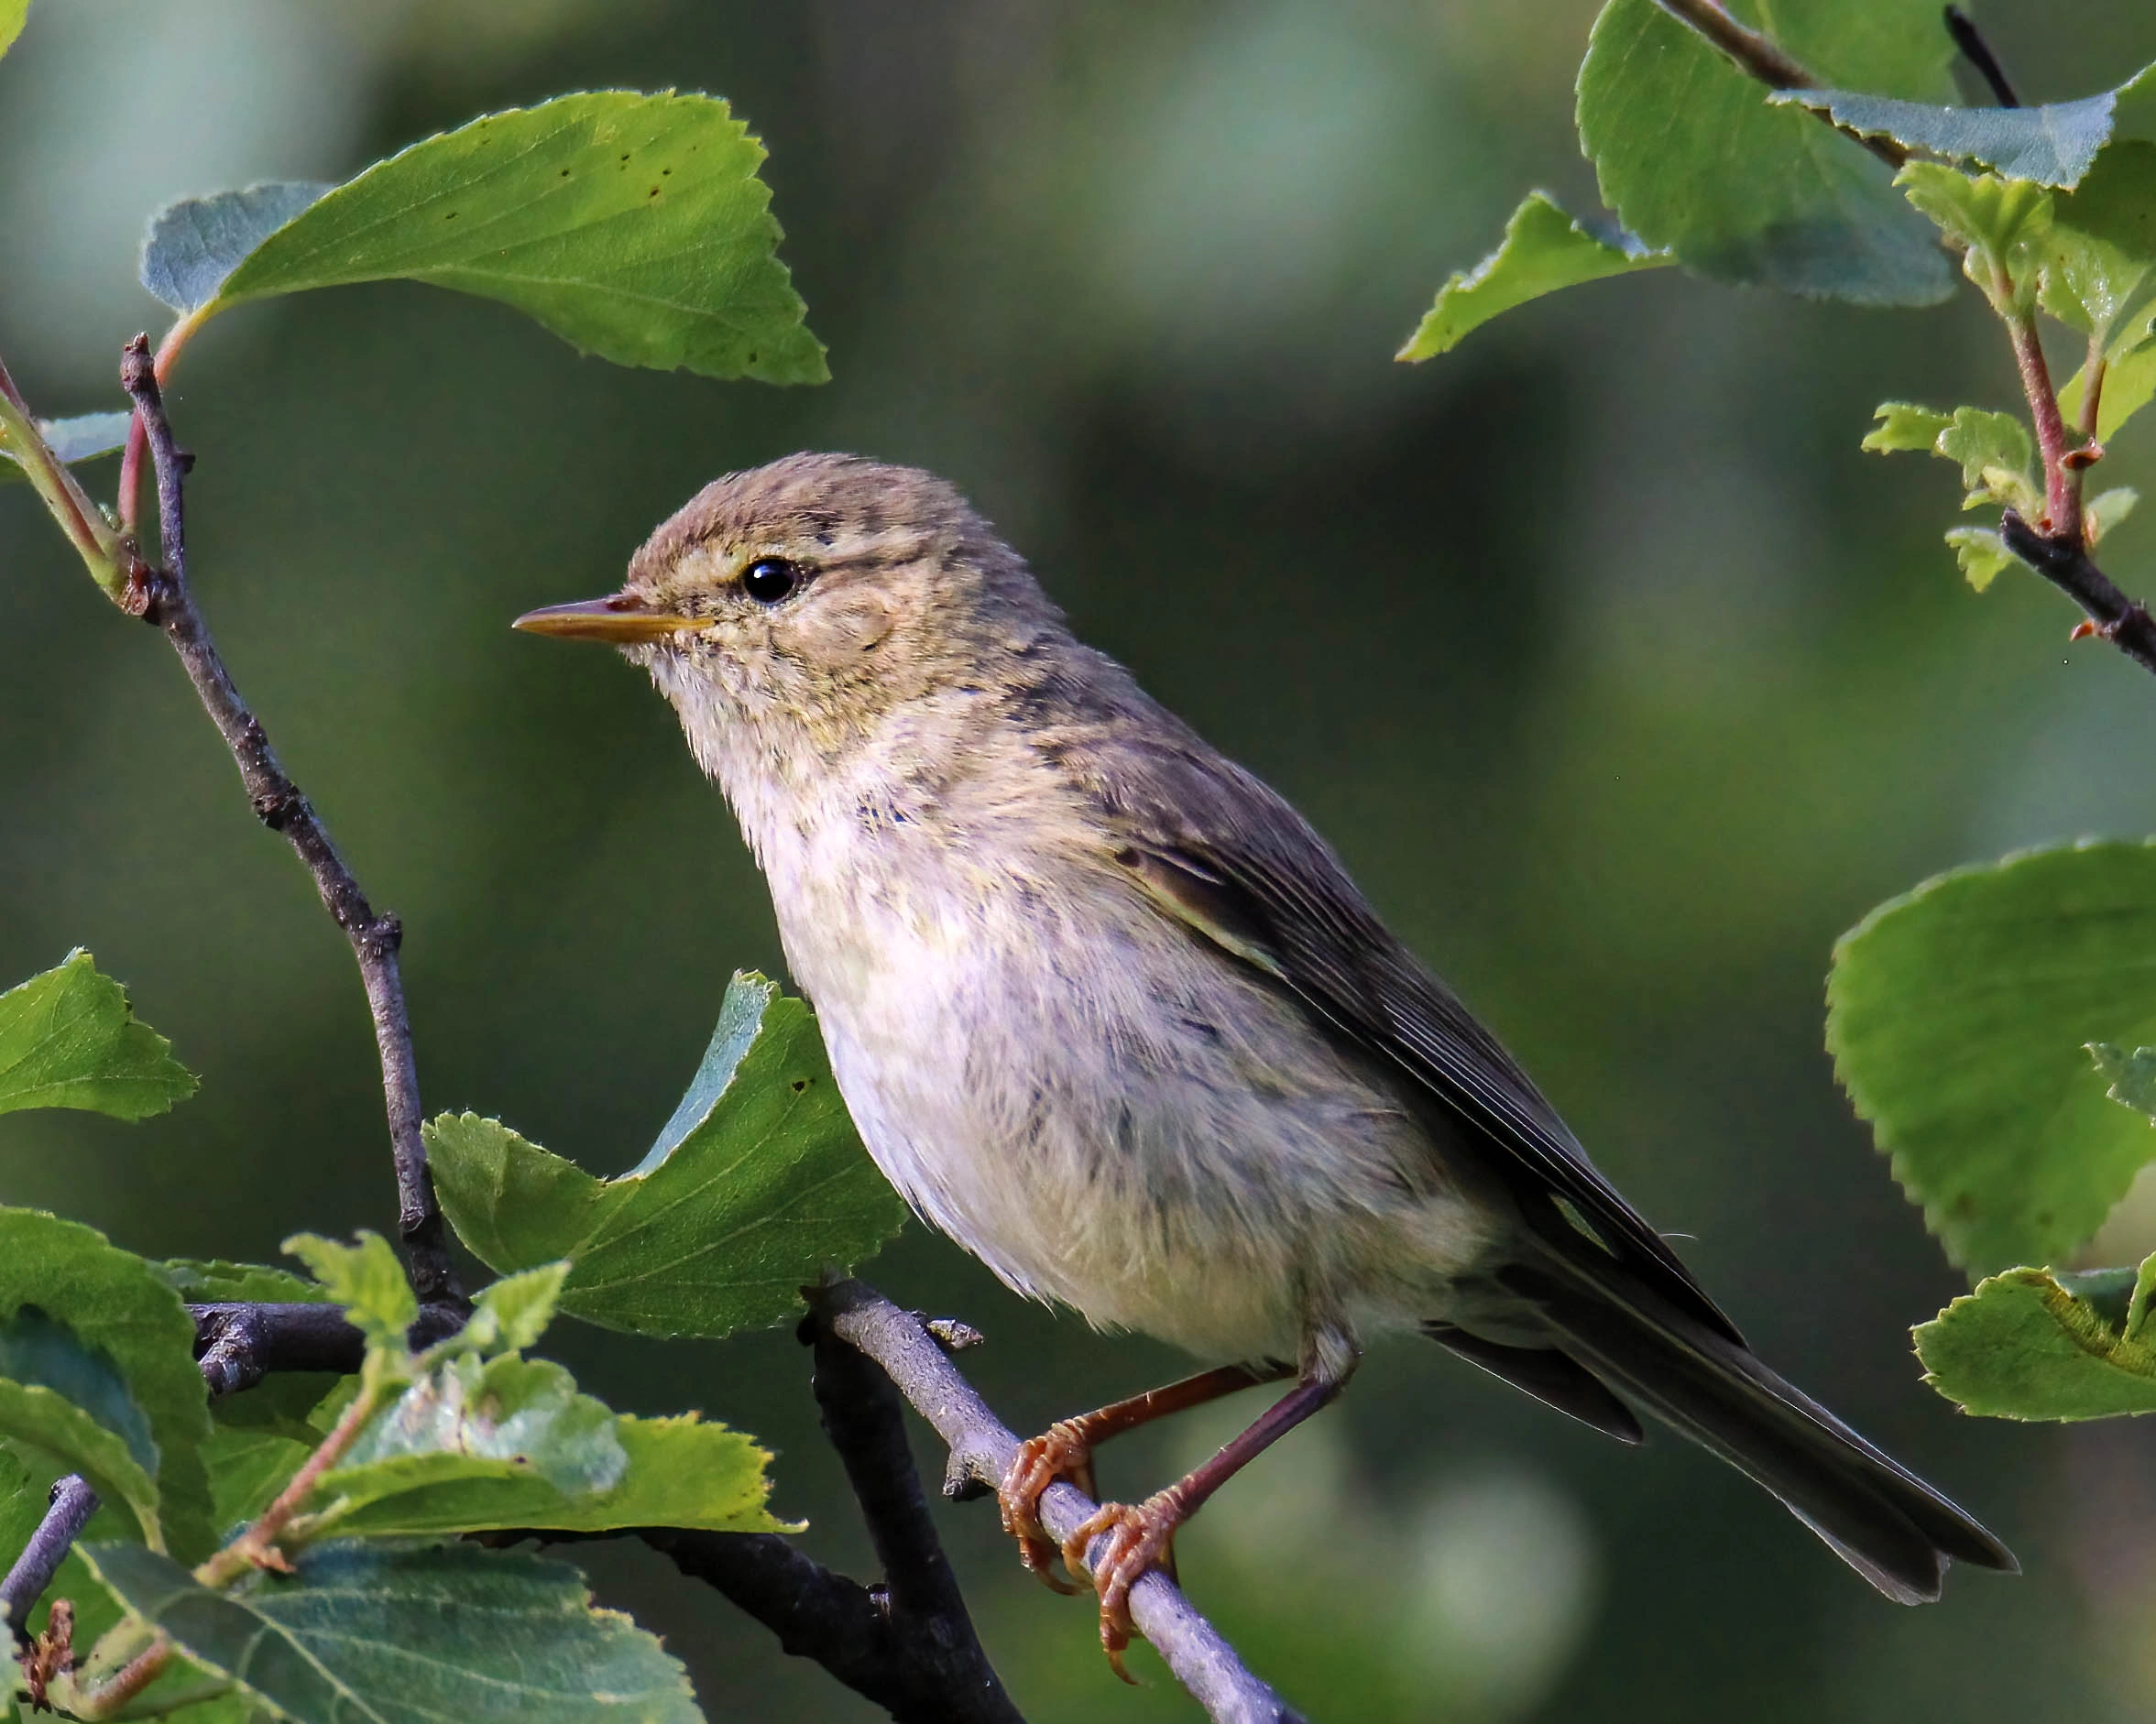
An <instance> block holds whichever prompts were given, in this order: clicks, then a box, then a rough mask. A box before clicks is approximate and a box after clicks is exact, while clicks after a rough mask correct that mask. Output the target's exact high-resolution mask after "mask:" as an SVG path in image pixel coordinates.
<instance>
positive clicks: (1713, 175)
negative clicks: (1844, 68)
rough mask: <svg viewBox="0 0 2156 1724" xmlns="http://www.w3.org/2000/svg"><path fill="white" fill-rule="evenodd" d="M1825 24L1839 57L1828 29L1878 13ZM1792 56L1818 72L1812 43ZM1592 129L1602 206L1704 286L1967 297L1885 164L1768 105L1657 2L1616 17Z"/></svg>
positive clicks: (1918, 301) (1594, 59)
mask: <svg viewBox="0 0 2156 1724" xmlns="http://www.w3.org/2000/svg"><path fill="white" fill-rule="evenodd" d="M1888 9H1894V8H1888ZM1812 10H1813V11H1814V12H1815V13H1817V14H1819V15H1820V16H1819V17H1818V18H1816V19H1815V20H1814V22H1815V23H1816V24H1818V25H1820V26H1821V27H1822V28H1821V35H1822V38H1826V39H1827V41H1828V42H1830V43H1831V38H1832V36H1833V31H1832V29H1831V28H1830V27H1828V26H1829V25H1831V24H1833V23H1838V22H1840V21H1842V20H1843V19H1844V18H1847V17H1853V16H1860V15H1861V13H1862V12H1863V11H1864V10H1865V8H1863V7H1857V6H1852V5H1842V6H1835V7H1826V6H1815V7H1813V8H1812ZM1932 29H1933V30H1934V31H1936V30H1937V14H1936V12H1933V13H1932ZM1941 34H1943V32H1942V33H1941ZM1785 46H1787V47H1789V49H1791V50H1792V51H1793V52H1798V53H1803V54H1807V55H1810V56H1812V57H1813V58H1814V59H1815V60H1816V59H1818V58H1819V55H1818V48H1817V46H1815V45H1814V44H1813V43H1811V42H1810V41H1804V40H1801V38H1789V37H1785ZM1822 63H1823V62H1822ZM1578 118H1579V125H1580V138H1581V144H1582V146H1583V147H1585V149H1586V151H1587V155H1588V158H1590V159H1591V160H1592V162H1593V163H1594V169H1595V177H1596V180H1597V183H1598V184H1599V185H1600V187H1601V190H1602V198H1603V202H1604V203H1605V204H1607V205H1608V206H1609V207H1610V208H1611V209H1612V210H1614V211H1615V212H1616V213H1617V216H1618V219H1619V220H1620V221H1622V222H1623V224H1625V227H1626V228H1627V229H1628V230H1630V231H1631V232H1632V233H1634V234H1636V235H1638V236H1639V238H1640V240H1641V242H1642V243H1644V244H1645V245H1647V246H1650V247H1654V248H1657V249H1660V250H1667V251H1670V252H1673V253H1675V254H1676V256H1677V258H1678V260H1679V261H1680V262H1681V263H1683V264H1685V265H1686V266H1687V267H1690V268H1692V269H1695V270H1697V271H1698V272H1699V273H1700V274H1702V275H1704V276H1707V277H1709V278H1713V279H1714V280H1717V281H1731V282H1744V283H1750V284H1756V285H1761V286H1767V287H1774V288H1779V289H1783V290H1784V291H1786V292H1790V293H1799V294H1804V295H1807V296H1809V297H1813V298H1833V299H1842V300H1854V301H1855V302H1857V303H1859V304H1865V305H1932V304H1935V303H1937V302H1938V301H1939V300H1943V299H1944V298H1946V297H1947V295H1948V294H1949V293H1951V292H1952V291H1953V287H1954V275H1953V266H1952V265H1951V263H1950V262H1949V261H1948V259H1947V258H1946V257H1945V256H1944V255H1943V253H1942V252H1941V251H1940V249H1939V246H1938V245H1937V243H1936V241H1935V240H1934V238H1933V236H1932V233H1931V231H1930V230H1929V228H1928V227H1927V226H1926V224H1924V223H1923V222H1922V221H1921V220H1920V219H1918V218H1917V217H1916V216H1915V215H1914V214H1913V213H1911V212H1910V210H1909V209H1908V208H1907V206H1906V205H1904V204H1903V203H1902V202H1901V201H1900V200H1899V198H1897V197H1896V196H1895V194H1894V191H1893V188H1892V185H1891V183H1890V176H1889V175H1888V170H1887V169H1886V167H1885V166H1884V164H1882V163H1881V162H1879V161H1878V160H1877V159H1876V158H1873V157H1872V156H1871V155H1870V154H1869V153H1868V152H1866V150H1865V149H1864V147H1862V146H1861V145H1859V144H1857V143H1855V142H1854V141H1853V140H1851V139H1849V138H1847V137H1844V136H1841V135H1839V134H1838V133H1836V132H1834V131H1833V130H1831V129H1830V128H1829V127H1827V126H1824V125H1820V123H1819V122H1818V121H1817V120H1815V119H1813V118H1812V117H1811V115H1808V114H1805V113H1803V112H1802V111H1800V110H1799V109H1794V108H1787V107H1772V106H1769V105H1768V104H1767V101H1766V92H1764V91H1763V90H1762V89H1761V88H1760V87H1759V86H1758V85H1757V83H1755V82H1753V81H1752V80H1750V79H1749V78H1747V77H1746V75H1745V74H1744V73H1743V72H1741V71H1738V70H1737V69H1736V68H1735V66H1734V65H1732V64H1731V63H1730V62H1729V61H1728V60H1726V59H1724V57H1723V55H1722V54H1721V53H1719V52H1718V51H1717V50H1716V49H1713V48H1710V47H1709V46H1708V45H1707V44H1706V43H1705V42H1704V41H1702V39H1700V38H1698V37H1697V36H1695V35H1693V34H1692V32H1691V31H1690V30H1689V29H1687V28H1686V27H1684V26H1683V25H1681V24H1680V23H1678V22H1677V21H1676V20H1675V19H1674V18H1672V17H1670V16H1668V15H1667V14H1665V13H1664V12H1663V11H1661V10H1660V8H1659V7H1658V6H1657V5H1655V4H1654V0H1610V4H1609V5H1606V6H1604V7H1603V12H1602V16H1600V17H1599V18H1597V19H1596V20H1595V24H1594V30H1593V34H1592V37H1591V38H1590V39H1589V42H1588V48H1587V58H1586V60H1585V61H1584V62H1583V63H1582V64H1581V68H1580V82H1579V110H1578Z"/></svg>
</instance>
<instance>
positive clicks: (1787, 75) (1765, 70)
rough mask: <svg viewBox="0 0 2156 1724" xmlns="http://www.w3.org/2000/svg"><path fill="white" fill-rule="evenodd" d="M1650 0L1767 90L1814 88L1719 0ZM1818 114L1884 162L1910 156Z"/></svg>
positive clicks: (1815, 82) (1893, 164)
mask: <svg viewBox="0 0 2156 1724" xmlns="http://www.w3.org/2000/svg"><path fill="white" fill-rule="evenodd" d="M1655 4H1656V5H1658V6H1660V7H1661V8H1662V10H1663V11H1665V12H1667V13H1668V14H1669V16H1671V17H1673V18H1675V19H1676V20H1677V21H1678V22H1679V23H1680V24H1681V25H1683V26H1685V27H1686V28H1688V29H1691V30H1692V31H1694V32H1696V33H1697V34H1699V35H1700V36H1702V37H1704V38H1706V39H1707V40H1708V41H1709V42H1712V43H1713V45H1714V46H1715V47H1716V48H1719V49H1721V50H1722V51H1723V52H1724V54H1726V55H1728V56H1729V58H1730V59H1731V60H1735V62H1736V67H1737V70H1738V71H1742V72H1744V73H1746V75H1747V76H1749V77H1752V78H1756V79H1757V80H1758V81H1759V82H1761V83H1763V84H1765V85H1766V86H1767V88H1768V89H1769V90H1817V89H1820V88H1822V85H1821V83H1820V81H1819V79H1818V78H1817V77H1815V76H1814V75H1813V74H1812V73H1811V71H1808V70H1807V69H1806V67H1805V66H1804V63H1803V62H1802V61H1801V60H1792V59H1791V58H1790V57H1789V55H1788V54H1786V53H1784V52H1783V51H1782V49H1781V48H1780V47H1779V46H1778V45H1777V44H1776V43H1775V42H1774V41H1772V40H1771V39H1770V38H1767V37H1765V36H1762V35H1761V34H1760V33H1759V32H1758V31H1757V30H1755V29H1752V28H1749V27H1746V26H1745V25H1742V24H1739V23H1738V22H1737V21H1736V20H1735V18H1733V17H1731V16H1729V14H1728V13H1727V12H1726V11H1724V9H1723V7H1722V5H1721V4H1720V0H1655ZM1810 111H1811V112H1812V113H1814V114H1818V115H1819V117H1820V118H1821V119H1822V120H1824V121H1825V122H1826V123H1827V125H1833V127H1834V130H1835V131H1837V132H1839V133H1841V134H1842V136H1844V137H1852V138H1855V140H1856V141H1857V142H1858V143H1859V144H1862V145H1863V146H1864V147H1865V148H1866V149H1868V150H1870V151H1871V153H1872V154H1873V155H1875V156H1877V158H1879V159H1880V160H1881V161H1883V162H1885V163H1886V164H1887V166H1888V167H1889V168H1894V169H1899V168H1900V167H1901V166H1902V165H1903V164H1904V163H1906V162H1907V161H1908V160H1909V151H1908V150H1906V149H1904V148H1903V147H1901V146H1900V145H1899V144H1897V143H1896V142H1895V141H1894V140H1893V139H1892V138H1890V137H1879V136H1870V137H1867V136H1865V135H1864V134H1863V133H1861V132H1855V131H1852V130H1850V129H1849V128H1848V127H1847V126H1844V125H1835V124H1834V120H1833V115H1827V114H1822V113H1819V110H1817V109H1812V110H1810Z"/></svg>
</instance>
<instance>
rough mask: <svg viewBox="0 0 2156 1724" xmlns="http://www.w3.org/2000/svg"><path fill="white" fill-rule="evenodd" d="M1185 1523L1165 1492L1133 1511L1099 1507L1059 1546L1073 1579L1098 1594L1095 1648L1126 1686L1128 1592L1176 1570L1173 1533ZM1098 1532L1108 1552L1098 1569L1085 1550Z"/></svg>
mask: <svg viewBox="0 0 2156 1724" xmlns="http://www.w3.org/2000/svg"><path fill="white" fill-rule="evenodd" d="M1186 1518H1187V1516H1186V1514H1185V1511H1183V1509H1182V1507H1181V1506H1180V1504H1178V1503H1177V1502H1176V1500H1175V1499H1174V1498H1173V1497H1172V1496H1171V1495H1170V1494H1169V1493H1168V1492H1166V1491H1162V1492H1161V1493H1160V1494H1159V1495H1157V1496H1152V1497H1148V1498H1146V1499H1145V1500H1144V1502H1141V1503H1138V1504H1136V1505H1135V1506H1133V1505H1132V1504H1130V1503H1127V1502H1104V1503H1102V1504H1101V1505H1100V1508H1099V1509H1098V1510H1096V1511H1094V1512H1093V1513H1092V1514H1090V1515H1089V1516H1088V1517H1087V1518H1086V1520H1085V1521H1083V1522H1081V1523H1080V1524H1079V1525H1078V1528H1077V1529H1076V1530H1075V1531H1074V1532H1073V1533H1071V1535H1070V1536H1069V1537H1068V1538H1067V1539H1065V1540H1064V1541H1063V1561H1064V1565H1065V1566H1067V1568H1069V1570H1070V1572H1071V1573H1072V1574H1074V1575H1077V1576H1079V1577H1083V1578H1085V1579H1089V1580H1090V1581H1091V1582H1092V1583H1093V1585H1094V1586H1095V1587H1096V1588H1098V1589H1099V1591H1100V1649H1101V1650H1102V1651H1103V1652H1105V1653H1107V1654H1108V1664H1109V1667H1110V1668H1111V1669H1112V1670H1113V1671H1114V1672H1115V1674H1116V1675H1119V1676H1121V1677H1122V1679H1123V1680H1124V1681H1125V1682H1128V1683H1132V1684H1133V1686H1134V1685H1135V1683H1136V1680H1137V1679H1136V1678H1135V1677H1134V1676H1133V1675H1131V1673H1130V1672H1129V1671H1128V1670H1126V1669H1125V1668H1124V1667H1123V1652H1124V1649H1125V1648H1127V1647H1128V1646H1129V1645H1130V1643H1131V1637H1132V1636H1133V1634H1135V1633H1136V1632H1137V1627H1136V1625H1135V1624H1134V1623H1133V1622H1132V1620H1131V1588H1133V1586H1135V1585H1136V1584H1137V1582H1138V1578H1139V1577H1140V1576H1142V1575H1144V1573H1145V1572H1146V1571H1147V1570H1149V1569H1153V1568H1163V1569H1166V1571H1167V1572H1168V1573H1169V1574H1170V1575H1173V1574H1174V1573H1175V1571H1176V1552H1175V1542H1176V1528H1177V1527H1179V1526H1180V1525H1182V1524H1183V1522H1184V1521H1185V1519H1186ZM1102 1533H1106V1534H1107V1535H1108V1548H1107V1550H1106V1551H1104V1552H1102V1553H1101V1556H1100V1566H1098V1567H1091V1566H1088V1564H1087V1562H1086V1547H1087V1546H1088V1545H1089V1544H1091V1543H1092V1542H1093V1541H1094V1540H1095V1539H1096V1538H1099V1537H1100V1535H1101V1534H1102Z"/></svg>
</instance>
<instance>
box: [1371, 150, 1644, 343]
mask: <svg viewBox="0 0 2156 1724" xmlns="http://www.w3.org/2000/svg"><path fill="white" fill-rule="evenodd" d="M1676 261H1677V260H1676V259H1675V258H1674V257H1672V256H1669V253H1667V252H1659V251H1656V250H1654V249H1652V248H1651V247H1649V246H1645V245H1642V244H1641V243H1640V242H1639V241H1638V240H1637V239H1636V238H1634V237H1633V236H1632V235H1629V234H1626V233H1625V232H1623V231H1622V230H1619V231H1617V232H1616V233H1614V235H1602V234H1598V233H1595V232H1593V231H1592V230H1591V229H1589V228H1587V227H1585V226H1584V225H1582V224H1581V223H1580V222H1579V220H1578V219H1577V218H1575V217H1573V216H1570V215H1568V214H1567V213H1565V212H1564V211H1563V210H1561V209H1560V208H1559V207H1558V205H1557V203H1556V202H1555V201H1554V200H1552V199H1551V198H1550V197H1549V194H1548V193H1547V192H1542V191H1533V192H1529V193H1528V194H1527V200H1526V202H1523V203H1522V204H1521V205H1520V206H1519V208H1518V209H1516V210H1515V211H1514V212H1513V213H1512V219H1511V220H1510V221H1508V222H1506V223H1505V238H1504V240H1503V241H1502V242H1501V243H1500V244H1499V245H1498V247H1497V249H1496V250H1495V251H1494V252H1492V253H1491V254H1490V255H1489V256H1487V257H1485V258H1483V261H1482V262H1481V263H1479V264H1477V265H1476V266H1475V267H1473V268H1472V269H1471V270H1468V271H1466V272H1464V273H1461V272H1459V271H1455V272H1454V274H1453V275H1452V277H1451V278H1450V280H1448V281H1447V282H1446V283H1445V285H1444V286H1443V287H1441V288H1439V289H1438V297H1437V301H1436V303H1435V304H1433V305H1432V306H1431V307H1430V309H1429V310H1428V311H1426V312H1424V313H1423V317H1422V322H1421V323H1420V324H1419V325H1417V328H1416V331H1415V333H1414V334H1413V335H1411V336H1409V337H1408V339H1407V344H1406V346H1404V347H1402V348H1401V349H1400V351H1399V352H1398V353H1396V354H1395V355H1393V356H1394V357H1395V359H1406V360H1422V359H1434V358H1435V357H1437V355H1439V354H1441V353H1448V352H1450V350H1451V349H1452V348H1454V347H1456V346H1458V345H1459V344H1460V343H1461V340H1462V339H1463V338H1464V337H1465V336H1467V335H1468V334H1469V333H1471V332H1472V331H1474V330H1477V329H1480V328H1481V327H1482V326H1483V324H1484V323H1487V322H1489V321H1490V320H1491V319H1492V318H1494V317H1497V316H1500V315H1502V314H1503V313H1504V312H1506V311H1511V310H1512V309H1513V308H1514V307H1516V306H1520V305H1525V304H1526V303H1527V301H1528V300H1537V299H1540V298H1541V297H1542V296H1543V295H1544V294H1546V293H1555V292H1556V291H1557V290H1558V289H1560V288H1571V287H1578V286H1580V285H1581V284H1582V283H1585V282H1589V281H1600V280H1602V279H1603V278H1605V277H1608V276H1621V275H1625V274H1626V273H1628V272H1630V271H1632V270H1635V269H1653V268H1658V267H1660V266H1662V265H1664V264H1671V263H1675V262H1676Z"/></svg>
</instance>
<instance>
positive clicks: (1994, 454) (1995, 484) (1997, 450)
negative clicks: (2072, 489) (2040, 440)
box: [1939, 407, 2043, 516]
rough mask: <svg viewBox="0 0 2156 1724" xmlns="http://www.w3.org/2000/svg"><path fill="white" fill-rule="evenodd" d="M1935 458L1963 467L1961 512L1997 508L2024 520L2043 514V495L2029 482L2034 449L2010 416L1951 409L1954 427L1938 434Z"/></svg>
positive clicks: (2024, 428) (2023, 429)
mask: <svg viewBox="0 0 2156 1724" xmlns="http://www.w3.org/2000/svg"><path fill="white" fill-rule="evenodd" d="M1939 453H1941V454H1943V455H1944V456H1945V457H1946V458H1947V460H1949V461H1954V462H1958V463H1960V464H1961V469H1962V484H1963V486H1964V487H1965V488H1966V489H1967V492H1968V495H1967V496H1964V498H1963V499H1962V507H1964V508H1975V507H1979V506H1980V505H1982V504H1985V503H2001V504H2005V505H2006V506H2007V507H2010V508H2018V509H2019V510H2020V511H2021V512H2022V513H2023V514H2025V515H2031V516H2033V515H2039V514H2041V513H2042V509H2043V494H2042V492H2041V491H2039V490H2038V489H2037V486H2036V481H2035V480H2034V479H2033V478H2032V477H2030V467H2031V465H2032V464H2033V462H2034V460H2035V455H2036V450H2035V445H2034V444H2033V443H2032V442H2030V436H2029V428H2028V427H2027V426H2026V425H2024V424H2022V423H2021V421H2020V420H2018V419H2016V418H2015V417H2014V416H2013V415H2012V414H2011V413H1991V412H1986V410H1985V409H1982V408H1976V407H1957V408H1955V409H1954V423H1953V424H1951V425H1949V426H1948V427H1947V428H1946V429H1945V430H1944V431H1941V432H1940V433H1939Z"/></svg>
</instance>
